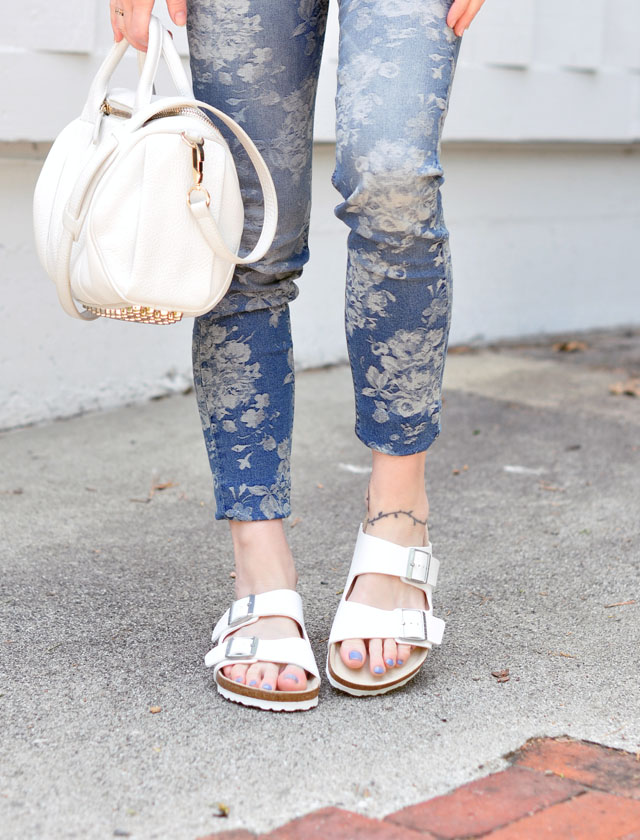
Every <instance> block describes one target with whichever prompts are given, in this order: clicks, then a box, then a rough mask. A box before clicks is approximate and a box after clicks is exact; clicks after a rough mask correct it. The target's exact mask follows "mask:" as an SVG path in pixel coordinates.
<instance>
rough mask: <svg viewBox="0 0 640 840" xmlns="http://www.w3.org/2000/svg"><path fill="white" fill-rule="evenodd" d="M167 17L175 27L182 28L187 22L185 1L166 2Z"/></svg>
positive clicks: (173, 0) (168, 0)
mask: <svg viewBox="0 0 640 840" xmlns="http://www.w3.org/2000/svg"><path fill="white" fill-rule="evenodd" d="M167 9H168V10H169V16H170V17H171V20H172V21H173V22H174V23H175V24H176V26H184V25H185V23H186V22H187V0H167Z"/></svg>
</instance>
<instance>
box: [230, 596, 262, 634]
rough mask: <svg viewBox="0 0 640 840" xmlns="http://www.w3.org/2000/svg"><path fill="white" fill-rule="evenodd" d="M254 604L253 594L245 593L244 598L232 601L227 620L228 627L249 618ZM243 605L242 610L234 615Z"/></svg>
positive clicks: (251, 615) (251, 616)
mask: <svg viewBox="0 0 640 840" xmlns="http://www.w3.org/2000/svg"><path fill="white" fill-rule="evenodd" d="M255 604H256V596H255V595H247V597H246V598H240V599H239V600H238V601H234V602H233V604H231V607H230V609H229V620H228V622H227V624H228V625H229V627H235V626H236V624H242V622H243V621H248V620H249V619H250V618H253V610H254V607H255ZM243 606H244V612H241V613H240V615H236V614H235V613H236V611H238V610H242V607H243Z"/></svg>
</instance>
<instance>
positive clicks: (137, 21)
mask: <svg viewBox="0 0 640 840" xmlns="http://www.w3.org/2000/svg"><path fill="white" fill-rule="evenodd" d="M152 9H153V0H151V2H149V0H136V3H135V5H134V6H133V8H132V10H131V14H130V16H129V17H128V18H127V19H126V20H125V23H126V33H125V34H126V37H127V41H129V43H130V44H132V46H134V47H135V48H136V49H137V50H142V52H146V51H147V46H148V43H149V21H150V20H151V10H152Z"/></svg>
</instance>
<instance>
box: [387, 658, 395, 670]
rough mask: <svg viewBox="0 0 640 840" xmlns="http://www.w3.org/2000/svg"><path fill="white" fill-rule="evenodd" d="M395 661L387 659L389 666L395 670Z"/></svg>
mask: <svg viewBox="0 0 640 840" xmlns="http://www.w3.org/2000/svg"><path fill="white" fill-rule="evenodd" d="M393 664H394V663H393V659H387V665H390V666H391V667H392V668H393Z"/></svg>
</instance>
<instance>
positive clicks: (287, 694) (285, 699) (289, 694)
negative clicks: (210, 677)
mask: <svg viewBox="0 0 640 840" xmlns="http://www.w3.org/2000/svg"><path fill="white" fill-rule="evenodd" d="M216 681H217V683H218V685H220V686H222V688H225V689H226V690H227V691H229V692H231V693H232V694H239V695H241V696H242V697H244V698H247V700H249V699H250V698H252V697H254V698H255V699H256V700H267V701H272V702H275V703H292V704H293V703H297V702H301V701H307V700H313V699H314V698H315V697H317V696H318V693H319V691H320V680H319V679H318V678H317V677H310V678H309V681H308V683H307V687H306V689H305V690H304V691H265V690H264V689H262V688H253V687H252V686H248V685H245V684H244V683H239V682H234V681H233V680H230V679H229V678H228V677H225V675H224V674H223V673H222V672H221V671H219V672H218V675H217V676H216Z"/></svg>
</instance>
